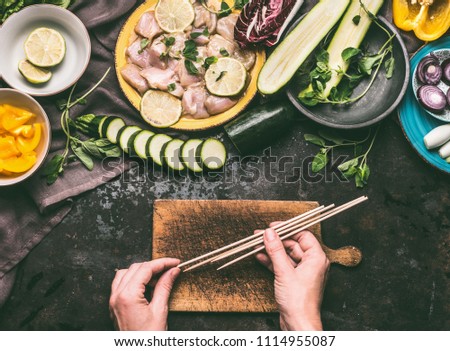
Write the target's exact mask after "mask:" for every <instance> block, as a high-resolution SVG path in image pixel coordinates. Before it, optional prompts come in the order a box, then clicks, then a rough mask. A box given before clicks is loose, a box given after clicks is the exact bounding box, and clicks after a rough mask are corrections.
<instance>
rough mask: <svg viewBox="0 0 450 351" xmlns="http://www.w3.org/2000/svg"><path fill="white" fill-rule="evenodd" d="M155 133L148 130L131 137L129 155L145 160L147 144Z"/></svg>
mask: <svg viewBox="0 0 450 351" xmlns="http://www.w3.org/2000/svg"><path fill="white" fill-rule="evenodd" d="M154 135H155V133H153V132H151V131H149V130H142V131H140V132H139V133H137V134H135V135H133V137H132V138H131V139H130V142H132V146H131V147H130V155H132V156H139V157H140V158H142V159H143V160H146V159H147V157H148V156H149V155H148V147H147V143H148V141H149V139H150V138H151V137H152V136H154Z"/></svg>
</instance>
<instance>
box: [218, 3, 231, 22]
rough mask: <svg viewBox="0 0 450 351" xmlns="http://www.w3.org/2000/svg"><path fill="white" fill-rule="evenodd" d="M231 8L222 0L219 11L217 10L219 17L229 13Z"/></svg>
mask: <svg viewBox="0 0 450 351" xmlns="http://www.w3.org/2000/svg"><path fill="white" fill-rule="evenodd" d="M231 11H232V10H231V8H230V6H229V5H228V4H227V3H226V2H225V1H222V3H221V4H220V11H219V18H222V17H227V16H228V15H229V14H231Z"/></svg>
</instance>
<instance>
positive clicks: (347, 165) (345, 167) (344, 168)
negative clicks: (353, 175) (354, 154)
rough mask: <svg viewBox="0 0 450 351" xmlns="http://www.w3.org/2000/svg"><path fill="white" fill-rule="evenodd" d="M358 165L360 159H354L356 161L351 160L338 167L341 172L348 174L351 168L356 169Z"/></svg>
mask: <svg viewBox="0 0 450 351" xmlns="http://www.w3.org/2000/svg"><path fill="white" fill-rule="evenodd" d="M357 165H358V159H357V158H354V159H352V160H350V161H347V162H344V163H341V164H340V165H339V166H338V169H339V170H340V171H341V172H346V171H348V170H349V169H350V168H352V167H356V166H357Z"/></svg>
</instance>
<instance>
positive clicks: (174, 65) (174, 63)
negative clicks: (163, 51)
mask: <svg viewBox="0 0 450 351" xmlns="http://www.w3.org/2000/svg"><path fill="white" fill-rule="evenodd" d="M179 63H180V60H176V59H169V60H168V61H167V67H169V68H170V69H171V70H172V71H174V72H175V73H177V72H178V65H179Z"/></svg>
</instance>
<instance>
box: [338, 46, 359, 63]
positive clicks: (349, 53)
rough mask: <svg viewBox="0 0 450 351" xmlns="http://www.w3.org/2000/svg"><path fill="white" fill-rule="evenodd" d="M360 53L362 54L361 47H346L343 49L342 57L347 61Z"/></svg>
mask: <svg viewBox="0 0 450 351" xmlns="http://www.w3.org/2000/svg"><path fill="white" fill-rule="evenodd" d="M359 54H361V50H360V49H357V48H352V47H350V48H346V49H344V51H342V54H341V56H342V59H343V60H344V61H345V62H348V61H350V60H351V59H352V58H354V57H356V56H358V55H359Z"/></svg>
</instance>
